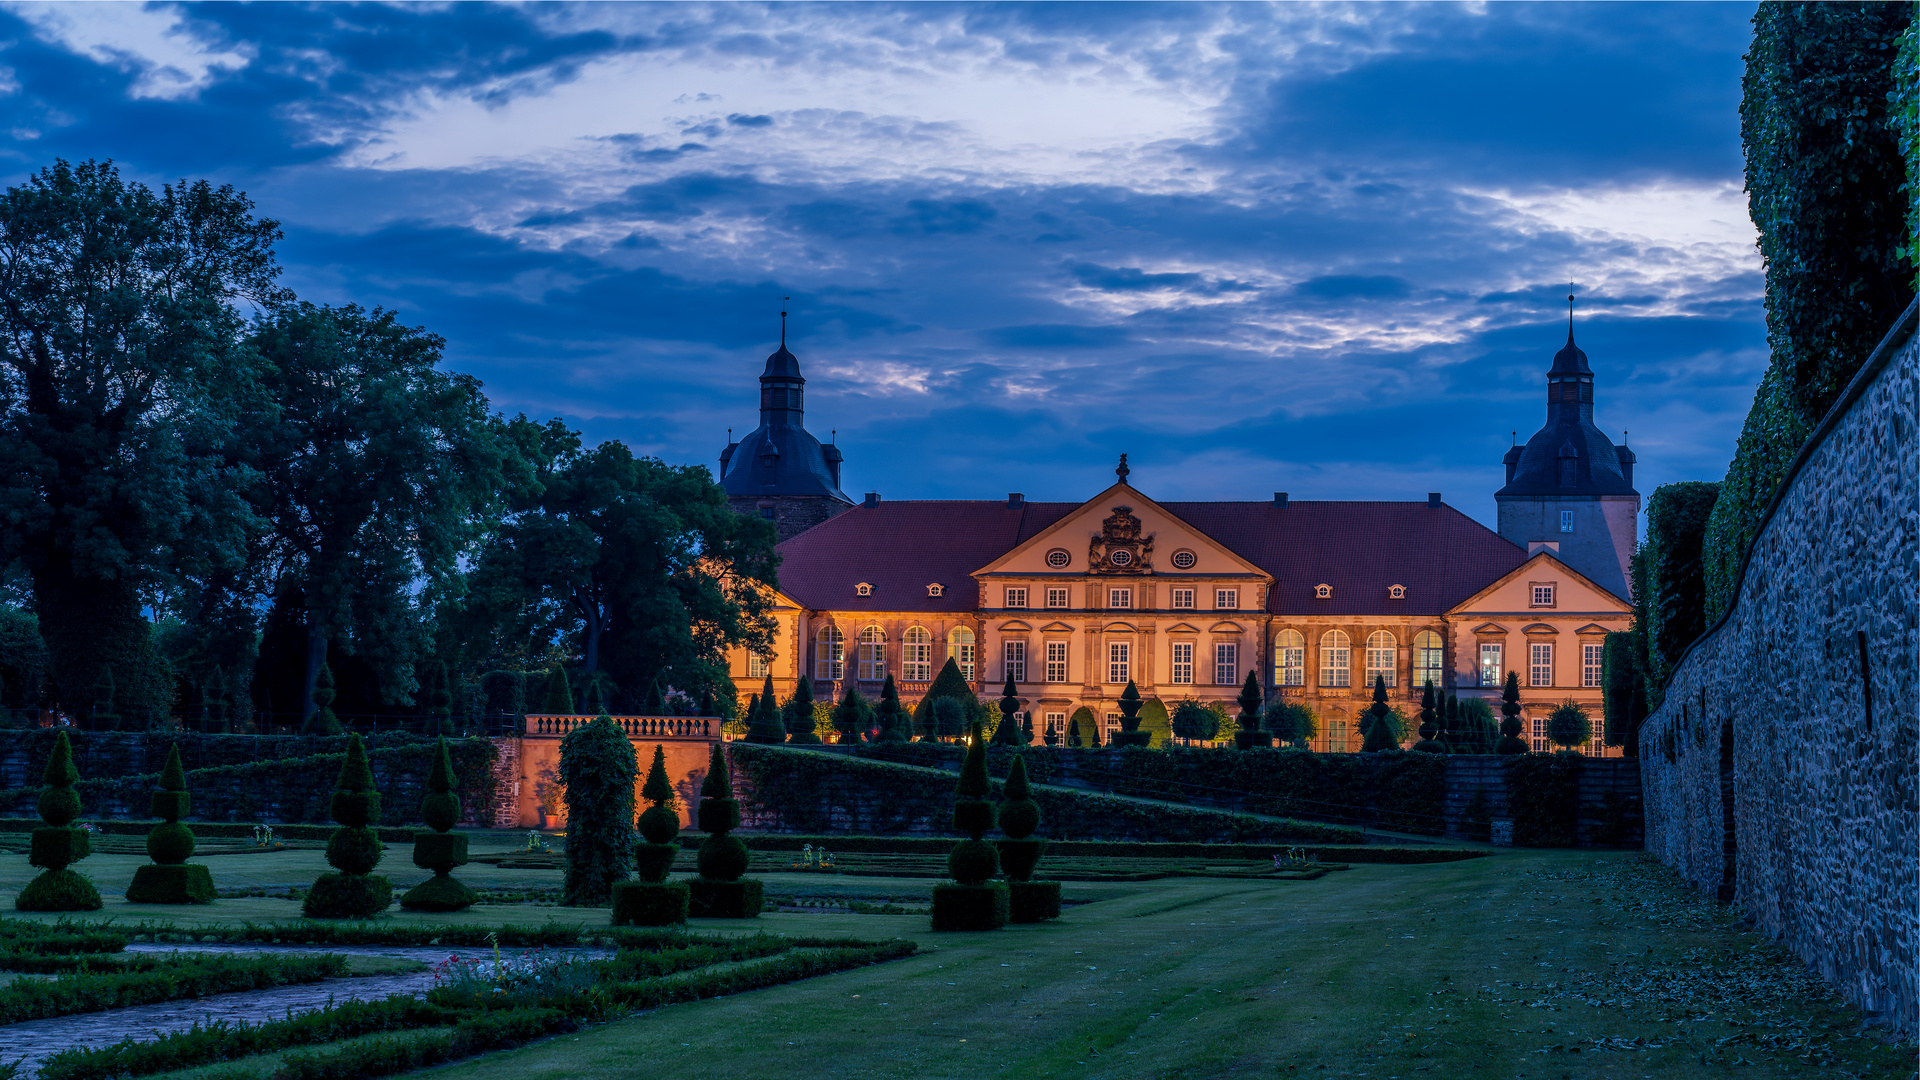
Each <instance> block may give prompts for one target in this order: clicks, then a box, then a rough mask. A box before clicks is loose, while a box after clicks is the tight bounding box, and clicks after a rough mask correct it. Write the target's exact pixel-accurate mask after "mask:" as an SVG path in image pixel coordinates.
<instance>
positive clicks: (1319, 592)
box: [1313, 582, 1333, 600]
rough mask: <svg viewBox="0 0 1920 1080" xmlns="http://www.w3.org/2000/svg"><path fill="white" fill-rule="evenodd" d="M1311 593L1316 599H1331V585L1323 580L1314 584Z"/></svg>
mask: <svg viewBox="0 0 1920 1080" xmlns="http://www.w3.org/2000/svg"><path fill="white" fill-rule="evenodd" d="M1313 595H1314V598H1315V599H1318V600H1331V599H1333V586H1331V585H1328V584H1326V583H1324V582H1323V583H1321V584H1319V585H1315V586H1314V587H1313Z"/></svg>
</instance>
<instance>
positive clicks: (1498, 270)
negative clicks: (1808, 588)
mask: <svg viewBox="0 0 1920 1080" xmlns="http://www.w3.org/2000/svg"><path fill="white" fill-rule="evenodd" d="M1751 14H1752V5H1751V4H1686V5H1646V6H1642V5H1633V4H1604V5H1594V6H1581V5H1565V4H1551V5H1541V6H1531V5H1525V4H1491V5H1484V6H1482V5H1470V6H1396V5H1364V6H1357V7H1340V6H1328V7H1320V6H1305V5H1299V6H1281V7H1262V6H1253V5H1240V4H1235V5H1227V6H1210V5H1204V4H1179V5H1170V6H1157V5H1144V4H1142V5H1124V6H1103V5H1080V4H1075V5H1065V6H1037V7H1028V6H998V5H995V6H945V5H910V6H891V5H884V4H861V5H853V6H844V7H843V6H836V5H806V6H768V5H759V4H742V5H725V6H713V7H708V6H698V5H673V6H663V7H655V6H641V5H634V6H628V5H588V6H569V5H560V6H534V7H491V6H466V5H444V6H443V5H435V6H417V7H385V6H304V5H295V4H257V5H248V6H242V5H211V6H199V5H192V4H181V5H170V4H148V5H144V6H142V5H138V4H7V5H4V6H0V181H3V182H5V183H8V184H12V183H17V182H18V181H19V180H20V179H21V178H22V177H24V176H25V175H27V174H28V173H29V172H31V171H33V170H36V169H38V168H40V167H42V166H44V165H46V164H48V163H50V162H51V161H53V160H54V159H55V158H61V157H64V158H67V159H69V160H79V159H82V158H89V157H99V158H107V157H111V158H113V159H115V160H117V161H118V162H120V164H121V166H122V168H123V169H124V170H125V171H126V172H127V173H129V174H130V175H132V176H134V177H137V178H140V179H142V180H145V181H147V182H150V183H158V182H161V181H163V180H168V179H176V178H179V177H188V178H198V177H208V178H211V179H214V180H217V181H221V182H230V183H232V184H234V185H236V186H237V187H240V188H242V189H243V190H245V191H247V192H248V193H250V194H251V195H252V197H253V198H254V200H255V201H256V203H257V204H258V206H259V208H260V211H261V212H262V213H264V214H266V215H268V216H271V217H274V218H277V219H279V220H280V221H282V222H283V223H284V226H285V229H286V233H287V238H286V240H285V242H284V243H283V244H282V246H281V249H280V256H281V261H282V263H283V264H284V266H285V268H286V273H285V283H286V284H287V285H289V286H291V287H292V288H293V289H294V290H295V291H297V292H298V293H299V294H300V296H302V297H303V298H305V299H309V300H314V301H317V302H328V303H340V302H346V301H350V300H351V301H357V302H359V303H362V304H365V305H369V306H371V305H383V306H386V307H390V308H394V309H397V310H398V311H399V312H401V313H402V315H403V317H404V318H405V319H406V320H407V321H409V322H411V323H417V324H421V325H424V326H426V327H427V328H429V329H431V330H433V331H434V332H436V333H439V334H441V335H443V336H444V337H445V338H446V339H447V342H448V345H447V357H448V362H449V363H450V364H451V365H452V366H454V367H457V368H460V369H462V370H466V371H470V372H473V373H474V374H476V375H478V376H479V377H480V378H482V379H483V380H484V381H485V382H486V386H487V390H488V392H489V394H491V396H492V398H493V401H494V403H495V404H496V405H497V406H498V407H499V408H500V409H501V410H503V411H505V412H507V413H515V412H526V413H529V414H531V415H534V416H536V417H547V416H553V415H559V416H563V417H565V418H566V419H567V420H568V421H569V422H571V423H572V424H573V425H574V426H576V427H579V428H581V429H582V430H583V431H584V432H585V433H586V435H587V436H588V437H589V438H590V439H592V440H600V439H608V438H618V439H622V440H625V441H627V442H628V443H631V444H632V445H633V446H635V447H636V448H637V449H639V450H641V451H642V452H645V453H649V454H656V455H658V456H660V457H662V458H664V459H666V460H668V461H670V462H676V463H680V462H697V463H704V464H707V465H709V466H710V467H711V466H712V465H714V463H715V459H716V458H717V456H718V454H719V452H720V449H721V447H722V446H723V445H724V444H725V441H726V429H727V428H728V427H730V426H731V427H733V428H735V429H736V431H737V432H739V433H744V432H745V431H746V430H747V429H749V428H751V427H752V426H753V425H754V424H755V423H756V422H757V415H756V411H755V410H756V401H757V395H756V389H757V386H756V383H755V382H754V378H755V376H757V375H758V374H759V371H760V367H761V363H762V361H763V360H764V358H765V356H766V354H767V353H768V352H769V351H770V350H771V349H772V347H773V344H774V342H775V340H776V337H777V334H778V317H777V312H778V311H779V306H780V298H781V297H782V296H783V295H790V296H792V298H793V299H792V300H791V302H790V303H791V307H790V310H791V311H792V312H793V323H792V344H793V348H794V351H795V352H796V353H797V354H798V355H799V357H800V360H801V363H802V365H803V368H804V370H805V373H806V375H807V377H808V380H809V386H808V390H809V394H808V407H809V411H808V417H807V419H808V425H809V427H811V428H812V429H813V430H814V431H815V432H816V433H818V434H819V435H821V436H822V438H825V437H826V436H827V433H828V431H829V430H831V429H838V431H839V442H840V445H841V447H842V449H843V450H845V452H846V456H847V472H846V481H847V482H846V487H847V490H849V491H850V492H854V493H855V494H856V496H857V494H858V492H861V491H868V490H876V491H879V492H881V493H882V494H883V495H884V496H886V497H888V498H990V497H996V496H999V495H1002V494H1004V493H1005V492H1007V491H1024V492H1025V493H1026V494H1027V495H1028V496H1029V497H1031V498H1037V499H1080V498H1084V497H1087V496H1090V495H1092V494H1093V493H1095V492H1096V491H1098V490H1099V489H1100V488H1101V487H1103V486H1104V485H1105V484H1106V483H1108V482H1111V480H1112V473H1111V471H1110V470H1111V468H1112V464H1113V460H1114V458H1115V457H1116V456H1117V455H1118V454H1119V453H1120V452H1121V451H1126V452H1128V453H1129V454H1130V455H1131V460H1132V464H1133V466H1134V473H1133V476H1132V478H1131V479H1132V480H1133V482H1134V483H1135V484H1136V486H1138V487H1140V488H1141V489H1142V490H1143V491H1145V492H1146V493H1148V494H1150V495H1153V496H1156V497H1158V498H1162V499H1214V498H1227V499H1263V498H1265V497H1267V496H1268V495H1269V494H1270V493H1271V492H1273V491H1276V490H1286V491H1289V492H1291V493H1292V495H1293V497H1294V498H1297V499H1311V498H1384V499H1409V498H1422V497H1424V494H1425V493H1426V492H1427V491H1429V490H1439V491H1443V492H1445V493H1446V495H1447V498H1448V501H1449V502H1452V503H1454V504H1455V505H1458V506H1460V507H1461V508H1462V509H1464V510H1466V511H1467V512H1469V513H1472V514H1474V515H1475V516H1477V517H1479V518H1481V519H1482V520H1488V521H1490V520H1491V519H1492V515H1493V500H1492V498H1491V493H1492V492H1493V490H1494V489H1495V488H1496V487H1498V486H1499V484H1500V482H1501V480H1502V472H1501V468H1500V455H1501V454H1502V453H1503V452H1504V450H1505V449H1506V446H1507V444H1508V438H1509V432H1511V431H1513V430H1515V429H1518V430H1519V432H1520V435H1521V438H1523V439H1524V438H1525V437H1526V436H1527V435H1528V434H1529V433H1531V432H1532V431H1533V430H1534V429H1535V428H1537V427H1538V426H1539V425H1540V422H1541V420H1542V418H1543V416H1544V412H1545V409H1544V397H1545V395H1544V383H1543V377H1544V374H1545V371H1546V368H1547V365H1548V363H1549V360H1550V358H1551V356H1552V354H1553V353H1554V351H1555V350H1557V349H1558V348H1559V347H1560V346H1561V345H1562V344H1563V343H1564V341H1565V339H1566V304H1565V298H1566V294H1567V291H1568V283H1569V282H1571V283H1572V286H1573V289H1574V291H1575V292H1577V293H1579V294H1580V297H1581V299H1580V305H1579V307H1580V310H1579V313H1578V315H1577V320H1578V322H1577V333H1578V338H1579V341H1580V344H1581V345H1582V347H1583V348H1585V349H1586V351H1587V353H1588V355H1589V356H1590V357H1591V359H1592V363H1593V367H1594V370H1595V372H1596V374H1597V377H1598V378H1597V381H1598V399H1599V406H1598V408H1597V410H1596V420H1597V422H1598V423H1599V424H1600V426H1601V427H1602V428H1603V429H1606V430H1607V431H1609V432H1610V433H1612V434H1613V435H1614V436H1615V438H1616V439H1617V438H1618V437H1619V435H1620V432H1621V430H1622V429H1623V428H1625V429H1630V431H1631V443H1632V445H1633V447H1634V449H1635V451H1636V452H1637V453H1638V455H1639V459H1640V467H1639V475H1638V477H1637V479H1638V480H1639V487H1640V489H1641V492H1642V493H1643V494H1646V493H1648V492H1650V491H1651V490H1652V489H1653V487H1654V486H1655V485H1656V484H1659V483H1664V482H1667V481H1671V480H1682V479H1717V478H1718V477H1719V476H1720V474H1721V472H1722V471H1723V470H1724V468H1725V464H1726V461H1727V459H1728V457H1729V456H1730V455H1731V453H1732V446H1733V438H1734V435H1735V434H1736V432H1737V431H1738V428H1739V423H1740V418H1741V417H1742V416H1743V415H1744V413H1745V411H1746V407H1747V404H1748V402H1749V401H1750V399H1751V396H1752V388H1753V385H1754V383H1755V382H1756V381H1757V380H1758V378H1759V375H1760V372H1761V370H1762V368H1763V367H1764V365H1765V362H1766V354H1765V336H1764V325H1763V315H1762V309H1761V303H1760V299H1761V277H1760V267H1759V259H1758V256H1757V254H1756V253H1755V250H1754V246H1753V240H1754V233H1753V228H1752V225H1751V224H1750V222H1749V221H1748V219H1747V214H1746V201H1745V196H1744V194H1743V193H1742V191H1741V163H1740V145H1739V113H1738V109H1739V80H1740V71H1741V54H1742V52H1743V50H1744V49H1745V47H1746V43H1747V40H1748V37H1749V28H1748V22H1747V20H1748V19H1749V17H1750V16H1751Z"/></svg>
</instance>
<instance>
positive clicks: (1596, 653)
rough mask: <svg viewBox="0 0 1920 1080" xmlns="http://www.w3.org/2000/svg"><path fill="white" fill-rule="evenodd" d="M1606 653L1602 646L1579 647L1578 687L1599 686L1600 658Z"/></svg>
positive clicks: (1604, 647)
mask: <svg viewBox="0 0 1920 1080" xmlns="http://www.w3.org/2000/svg"><path fill="white" fill-rule="evenodd" d="M1605 652H1606V646H1604V645H1582V646H1580V685H1581V686H1599V685H1600V658H1601V656H1602V655H1604V654H1605Z"/></svg>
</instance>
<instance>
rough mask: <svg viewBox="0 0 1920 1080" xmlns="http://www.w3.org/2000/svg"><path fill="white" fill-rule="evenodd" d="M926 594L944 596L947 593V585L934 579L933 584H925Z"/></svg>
mask: <svg viewBox="0 0 1920 1080" xmlns="http://www.w3.org/2000/svg"><path fill="white" fill-rule="evenodd" d="M927 595H928V596H945V595H947V587H946V586H945V585H942V584H940V583H939V582H937V581H936V582H934V583H933V584H931V585H928V586H927Z"/></svg>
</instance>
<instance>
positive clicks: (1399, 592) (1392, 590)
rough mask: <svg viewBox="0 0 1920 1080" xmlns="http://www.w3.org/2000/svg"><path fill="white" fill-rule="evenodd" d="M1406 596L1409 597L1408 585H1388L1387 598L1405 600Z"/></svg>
mask: <svg viewBox="0 0 1920 1080" xmlns="http://www.w3.org/2000/svg"><path fill="white" fill-rule="evenodd" d="M1406 598H1407V587H1406V586H1405V585H1389V586H1387V599H1389V600H1405V599H1406Z"/></svg>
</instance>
